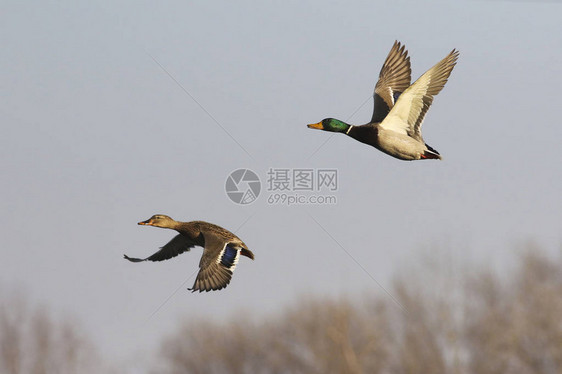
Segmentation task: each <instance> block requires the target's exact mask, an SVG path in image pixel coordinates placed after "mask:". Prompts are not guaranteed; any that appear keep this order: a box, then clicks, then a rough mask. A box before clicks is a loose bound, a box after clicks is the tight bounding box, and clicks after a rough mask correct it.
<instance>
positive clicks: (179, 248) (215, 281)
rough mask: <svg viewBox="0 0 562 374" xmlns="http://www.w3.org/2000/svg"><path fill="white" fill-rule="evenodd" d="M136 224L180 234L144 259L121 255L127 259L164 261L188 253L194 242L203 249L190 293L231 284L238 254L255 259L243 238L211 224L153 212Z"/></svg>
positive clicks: (217, 288) (238, 257)
mask: <svg viewBox="0 0 562 374" xmlns="http://www.w3.org/2000/svg"><path fill="white" fill-rule="evenodd" d="M139 225H147V226H154V227H162V228H165V229H174V230H176V231H177V232H179V235H176V236H175V237H174V238H173V239H172V240H170V241H169V242H168V244H166V245H165V246H163V247H162V248H160V250H159V251H158V252H156V253H154V254H153V255H152V256H150V257H147V258H145V259H141V258H131V257H129V256H127V255H124V256H125V258H126V259H127V260H129V261H132V262H141V261H147V260H148V261H163V260H168V259H170V258H172V257H176V256H177V255H179V254H181V253H183V252H187V251H189V250H190V249H191V248H193V247H194V246H196V245H197V246H200V247H203V248H204V250H203V256H201V261H200V262H199V269H200V270H199V274H197V278H196V279H195V284H194V285H193V288H189V290H190V291H193V292H195V291H199V292H203V291H214V290H220V289H223V288H225V287H226V286H227V285H228V284H229V283H230V279H231V278H232V273H233V272H234V269H235V268H236V264H237V263H238V260H239V259H240V255H243V256H246V257H249V258H251V259H252V260H253V259H254V254H253V253H252V251H250V250H249V249H248V247H246V244H244V242H243V241H242V240H240V239H239V238H238V237H237V236H236V235H234V234H233V233H231V232H230V231H228V230H225V229H223V228H222V227H220V226H217V225H213V224H212V223H208V222H203V221H192V222H178V221H175V220H173V219H172V218H170V217H168V216H165V215H163V214H156V215H154V216H152V217H150V218H149V219H147V220H146V221H143V222H139Z"/></svg>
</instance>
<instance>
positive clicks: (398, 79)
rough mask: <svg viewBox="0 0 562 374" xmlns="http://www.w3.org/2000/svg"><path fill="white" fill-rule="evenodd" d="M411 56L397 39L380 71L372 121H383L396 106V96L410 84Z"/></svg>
mask: <svg viewBox="0 0 562 374" xmlns="http://www.w3.org/2000/svg"><path fill="white" fill-rule="evenodd" d="M411 75H412V69H411V68H410V57H409V56H408V51H406V50H405V46H403V45H401V44H400V42H398V41H395V42H394V45H393V46H392V49H391V50H390V52H389V53H388V56H387V57H386V60H385V61H384V64H383V66H382V68H381V71H380V73H379V80H378V82H377V84H376V86H375V92H374V94H373V97H374V102H375V107H374V109H373V118H372V119H371V123H378V122H382V120H383V119H384V118H385V117H386V116H387V115H388V112H390V110H391V109H392V107H393V106H394V103H395V101H396V98H397V97H398V96H400V94H401V93H402V92H404V91H405V90H406V89H407V88H408V87H409V86H410V77H411Z"/></svg>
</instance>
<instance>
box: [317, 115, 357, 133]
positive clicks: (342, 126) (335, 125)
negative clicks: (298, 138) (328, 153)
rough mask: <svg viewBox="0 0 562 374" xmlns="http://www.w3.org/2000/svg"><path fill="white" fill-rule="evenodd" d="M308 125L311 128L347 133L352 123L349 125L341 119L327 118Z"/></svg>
mask: <svg viewBox="0 0 562 374" xmlns="http://www.w3.org/2000/svg"><path fill="white" fill-rule="evenodd" d="M308 127H309V128H311V129H318V130H324V131H331V132H343V133H347V131H348V130H349V128H350V127H351V125H348V124H347V123H345V122H343V121H340V120H339V119H335V118H325V119H323V120H322V121H321V122H318V123H313V124H310V125H308Z"/></svg>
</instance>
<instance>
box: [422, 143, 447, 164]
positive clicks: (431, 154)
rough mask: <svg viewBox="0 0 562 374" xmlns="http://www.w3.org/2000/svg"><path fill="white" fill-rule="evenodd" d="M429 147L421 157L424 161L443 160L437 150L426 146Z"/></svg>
mask: <svg viewBox="0 0 562 374" xmlns="http://www.w3.org/2000/svg"><path fill="white" fill-rule="evenodd" d="M425 146H426V147H427V149H426V150H425V152H424V153H423V155H421V158H423V159H435V160H442V158H441V155H440V154H439V152H437V150H436V149H433V148H432V147H431V146H429V145H428V144H426V145H425Z"/></svg>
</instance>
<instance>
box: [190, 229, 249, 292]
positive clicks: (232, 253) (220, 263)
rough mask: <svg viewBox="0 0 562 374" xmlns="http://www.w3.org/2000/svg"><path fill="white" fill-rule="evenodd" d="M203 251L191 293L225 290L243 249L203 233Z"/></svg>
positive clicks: (236, 243)
mask: <svg viewBox="0 0 562 374" xmlns="http://www.w3.org/2000/svg"><path fill="white" fill-rule="evenodd" d="M203 236H205V250H204V251H203V256H201V261H200V262H199V269H200V270H199V273H198V274H197V278H196V279H195V283H194V284H193V287H192V288H190V289H189V290H190V291H192V292H195V291H199V292H203V291H214V290H220V289H223V288H225V287H226V286H227V285H228V284H229V283H230V280H231V279H232V273H233V272H234V269H235V268H236V264H237V263H238V260H239V259H240V252H241V250H242V249H243V247H242V246H240V243H239V242H238V241H235V242H230V241H228V240H225V239H224V238H221V237H218V236H215V235H212V234H211V233H209V232H207V233H203Z"/></svg>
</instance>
